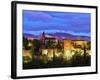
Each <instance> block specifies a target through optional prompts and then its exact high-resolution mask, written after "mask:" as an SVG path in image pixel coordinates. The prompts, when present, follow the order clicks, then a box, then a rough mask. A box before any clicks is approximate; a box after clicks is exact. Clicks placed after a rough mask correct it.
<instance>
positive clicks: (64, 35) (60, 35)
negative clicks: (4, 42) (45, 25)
mask: <svg viewBox="0 0 100 80" xmlns="http://www.w3.org/2000/svg"><path fill="white" fill-rule="evenodd" d="M45 35H46V36H47V35H48V36H52V37H55V38H57V39H69V40H78V39H80V40H86V41H90V40H91V38H90V37H89V36H78V35H72V34H69V33H60V32H55V33H46V34H45ZM23 36H24V37H32V38H41V37H42V34H41V35H33V34H27V33H24V34H23Z"/></svg>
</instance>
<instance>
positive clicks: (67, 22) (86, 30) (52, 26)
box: [22, 10, 91, 36]
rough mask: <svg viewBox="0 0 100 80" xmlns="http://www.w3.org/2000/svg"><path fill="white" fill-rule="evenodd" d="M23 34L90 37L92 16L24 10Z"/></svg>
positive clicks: (87, 14)
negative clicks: (65, 34) (58, 34)
mask: <svg viewBox="0 0 100 80" xmlns="http://www.w3.org/2000/svg"><path fill="white" fill-rule="evenodd" d="M22 17H23V33H27V34H33V35H40V34H41V33H42V32H45V33H56V32H61V33H69V34H72V35H80V36H90V26H91V23H90V21H91V14H90V13H75V12H52V11H32V10H23V14H22Z"/></svg>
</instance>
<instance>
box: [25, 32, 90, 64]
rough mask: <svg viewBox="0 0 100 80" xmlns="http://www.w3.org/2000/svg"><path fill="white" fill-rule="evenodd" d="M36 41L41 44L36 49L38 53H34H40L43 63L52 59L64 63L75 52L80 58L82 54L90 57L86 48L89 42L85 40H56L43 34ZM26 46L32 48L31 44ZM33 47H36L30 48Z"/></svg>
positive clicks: (32, 39)
mask: <svg viewBox="0 0 100 80" xmlns="http://www.w3.org/2000/svg"><path fill="white" fill-rule="evenodd" d="M28 40H31V41H33V42H34V40H35V39H34V38H28ZM38 40H39V41H40V42H41V43H42V44H41V46H40V47H39V49H37V50H38V51H35V52H37V53H38V52H39V51H40V53H41V54H40V57H41V59H43V60H44V61H45V63H46V62H47V61H52V60H53V59H54V58H61V59H63V61H65V62H66V61H68V60H70V59H71V58H72V57H73V55H75V54H76V52H77V53H78V54H80V55H82V56H83V55H84V53H87V54H86V55H90V49H89V48H88V46H89V45H90V44H89V45H87V44H88V43H89V42H88V41H85V40H81V39H78V40H68V39H57V38H56V37H53V36H49V35H46V34H45V32H43V33H42V36H41V38H40V39H38ZM33 44H34V43H33ZM28 45H29V46H32V45H31V43H29V44H28ZM35 47H37V46H33V47H32V48H35ZM84 51H86V52H84ZM35 52H34V53H35ZM24 54H25V53H24ZM30 54H32V53H30ZM27 55H28V54H27ZM33 55H34V54H33ZM24 56H25V55H24Z"/></svg>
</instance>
